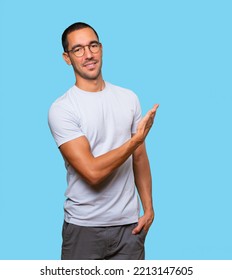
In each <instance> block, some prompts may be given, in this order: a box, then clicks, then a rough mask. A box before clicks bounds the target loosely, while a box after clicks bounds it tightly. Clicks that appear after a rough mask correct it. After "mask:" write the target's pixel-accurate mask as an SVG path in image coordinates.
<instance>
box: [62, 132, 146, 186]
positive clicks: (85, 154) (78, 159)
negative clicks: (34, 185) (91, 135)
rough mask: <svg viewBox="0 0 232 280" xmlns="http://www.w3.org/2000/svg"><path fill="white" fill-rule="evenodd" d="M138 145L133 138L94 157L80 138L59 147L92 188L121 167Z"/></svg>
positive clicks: (88, 146)
mask: <svg viewBox="0 0 232 280" xmlns="http://www.w3.org/2000/svg"><path fill="white" fill-rule="evenodd" d="M139 145H141V141H140V139H139V138H138V137H136V136H134V137H132V138H131V139H129V140H128V141H127V142H125V143H124V144H123V145H121V146H120V147H118V148H116V149H114V150H111V151H109V152H107V153H105V154H102V155H100V156H96V157H94V156H93V154H92V152H91V148H90V145H89V142H88V140H87V139H86V137H84V136H82V137H79V138H77V139H74V140H73V141H70V142H67V143H65V144H63V145H61V147H60V151H61V153H62V154H63V156H64V158H65V159H66V160H67V161H68V162H69V164H70V165H71V166H72V167H73V168H74V169H75V170H76V171H77V172H78V173H79V174H80V175H81V176H82V177H83V178H84V179H85V180H86V182H87V183H88V184H89V185H92V186H94V185H98V184H99V183H101V182H102V181H103V180H104V179H105V178H106V177H108V176H109V175H110V174H111V173H112V172H113V171H114V170H115V169H117V168H118V167H119V166H120V165H122V164H123V163H124V162H125V161H126V160H127V159H128V157H129V156H131V154H132V153H133V152H134V151H135V150H136V149H137V147H138V146H139Z"/></svg>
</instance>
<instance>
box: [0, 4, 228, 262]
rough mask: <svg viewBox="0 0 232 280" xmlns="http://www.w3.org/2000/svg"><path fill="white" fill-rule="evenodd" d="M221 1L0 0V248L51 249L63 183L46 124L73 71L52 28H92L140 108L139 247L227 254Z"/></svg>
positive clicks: (44, 252) (56, 246)
mask: <svg viewBox="0 0 232 280" xmlns="http://www.w3.org/2000/svg"><path fill="white" fill-rule="evenodd" d="M231 3H232V2H231V1H229V0H228V1H226V0H218V1H214V0H211V1H206V0H192V1H188V0H182V1H181V0H176V1H175V0H162V1H161V0H160V1H152V0H150V1H148V0H144V1H135V0H133V1H132V0H131V1H125V0H118V1H100V0H99V1H93V0H89V1H79V0H76V1H74V0H68V1H45V0H40V1H29V0H28V1H26V0H23V1H7V0H4V1H1V44H0V50H1V51H0V54H1V57H0V63H1V75H0V79H1V87H0V98H1V99H0V102H1V103H0V104H1V105H0V106H1V107H0V128H1V145H0V149H1V150H0V156H1V167H0V172H1V175H0V176H1V177H0V178H1V181H0V184H1V188H0V223H1V229H0V259H59V258H60V245H61V226H62V222H63V201H64V191H65V188H66V179H65V169H64V165H63V160H62V158H61V156H60V154H59V153H58V150H57V148H56V146H55V143H54V141H53V139H52V137H51V134H50V131H49V129H48V126H47V111H48V108H49V107H50V105H51V103H52V102H53V101H54V100H55V99H56V98H57V97H58V96H60V95H62V94H63V93H64V92H65V91H66V90H67V89H68V88H69V87H70V86H72V85H73V83H74V75H73V72H72V69H71V67H68V66H67V65H66V64H65V63H64V62H63V60H62V57H61V54H62V48H61V44H60V36H61V34H62V32H63V30H64V29H65V28H66V27H67V26H68V25H70V24H72V23H73V22H75V21H85V22H88V23H89V24H91V25H93V26H94V27H95V28H96V30H97V31H98V33H99V35H100V38H101V41H102V43H103V46H104V66H103V75H104V78H105V80H107V81H109V82H112V83H115V84H118V85H120V86H123V87H127V88H130V89H132V90H134V91H135V92H136V93H137V95H138V96H139V98H140V100H141V105H142V109H143V112H144V113H145V112H146V111H147V110H148V109H149V108H150V107H151V105H152V104H154V103H159V104H160V108H159V110H158V113H157V118H156V122H155V126H154V128H153V130H152V132H151V133H150V135H149V137H148V138H147V149H148V153H149V157H150V162H151V168H152V174H153V183H154V187H153V196H154V204H155V210H156V219H155V222H154V224H153V225H152V227H151V230H150V232H149V234H148V237H147V241H146V251H147V259H232V238H231V236H232V225H231V221H232V218H231V216H232V203H231V197H232V190H231V189H232V175H231V174H232V172H231V171H232V170H231V169H232V168H231V167H232V149H231V143H232V133H231V122H232V112H231V103H232V82H231V81H232V79H231V78H232V55H231V50H232V39H231V28H232V17H231V14H232V4H231Z"/></svg>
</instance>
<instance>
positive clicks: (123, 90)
mask: <svg viewBox="0 0 232 280" xmlns="http://www.w3.org/2000/svg"><path fill="white" fill-rule="evenodd" d="M106 84H107V86H108V88H109V89H110V91H111V92H114V93H116V94H122V95H123V96H125V97H128V98H132V99H138V96H137V94H136V93H135V92H134V91H132V90H131V89H128V88H124V87H121V86H118V85H114V84H111V83H109V82H106Z"/></svg>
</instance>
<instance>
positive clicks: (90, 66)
mask: <svg viewBox="0 0 232 280" xmlns="http://www.w3.org/2000/svg"><path fill="white" fill-rule="evenodd" d="M96 64H97V61H89V62H87V63H85V64H83V66H84V67H86V68H88V69H91V68H94V67H95V65H96Z"/></svg>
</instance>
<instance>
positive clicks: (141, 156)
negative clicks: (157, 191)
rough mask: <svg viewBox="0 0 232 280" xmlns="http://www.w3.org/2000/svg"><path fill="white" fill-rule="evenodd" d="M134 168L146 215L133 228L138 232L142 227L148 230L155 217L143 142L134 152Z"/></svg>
mask: <svg viewBox="0 0 232 280" xmlns="http://www.w3.org/2000/svg"><path fill="white" fill-rule="evenodd" d="M133 168H134V176H135V184H136V187H137V189H138V193H139V196H140V199H141V202H142V205H143V210H144V215H143V216H142V217H141V218H140V219H139V222H138V226H137V227H136V228H134V230H133V233H134V234H137V233H139V232H140V231H141V230H142V229H144V230H145V231H146V232H147V231H148V230H149V227H150V226H151V224H152V222H153V219H154V210H153V205H152V178H151V171H150V164H149V160H148V157H147V152H146V148H145V144H142V145H141V146H140V147H138V149H137V150H136V151H135V152H134V154H133Z"/></svg>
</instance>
